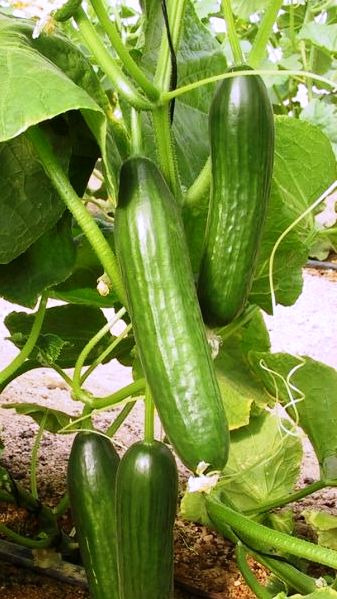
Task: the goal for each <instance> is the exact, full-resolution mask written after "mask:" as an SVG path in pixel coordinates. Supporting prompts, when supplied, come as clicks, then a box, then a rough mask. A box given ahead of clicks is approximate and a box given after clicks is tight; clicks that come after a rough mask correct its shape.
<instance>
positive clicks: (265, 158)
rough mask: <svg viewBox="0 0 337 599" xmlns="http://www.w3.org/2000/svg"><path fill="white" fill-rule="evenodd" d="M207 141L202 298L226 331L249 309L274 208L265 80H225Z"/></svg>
mask: <svg viewBox="0 0 337 599" xmlns="http://www.w3.org/2000/svg"><path fill="white" fill-rule="evenodd" d="M247 68H248V67H245V66H241V67H239V68H238V70H243V69H247ZM209 136H210V146H211V160H212V185H211V198H210V205H209V212H208V220H207V227H206V234H205V243H204V249H203V257H202V262H201V268H200V277H199V284H198V294H199V299H200V304H201V308H202V312H203V315H204V319H205V321H206V322H207V323H208V324H210V325H212V326H221V325H225V324H227V323H228V322H231V321H232V320H233V319H234V318H235V317H236V316H238V315H239V314H240V313H241V312H242V311H243V310H244V308H245V306H246V302H247V299H248V295H249V292H250V289H251V286H252V282H253V276H254V272H255V266H256V259H257V254H258V250H259V244H260V240H261V234H262V229H263V225H264V222H265V217H266V212H267V208H268V202H269V195H270V186H271V178H272V169H273V157H274V119H273V111H272V106H271V103H270V100H269V97H268V93H267V89H266V87H265V85H264V82H263V80H262V79H261V77H259V76H258V75H240V74H238V75H237V76H236V77H234V78H232V79H224V80H223V81H222V83H221V84H220V86H219V87H218V89H217V91H216V93H215V96H214V98H213V101H212V104H211V108H210V113H209Z"/></svg>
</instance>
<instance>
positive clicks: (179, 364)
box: [115, 157, 229, 471]
mask: <svg viewBox="0 0 337 599" xmlns="http://www.w3.org/2000/svg"><path fill="white" fill-rule="evenodd" d="M115 247H116V252H117V257H118V259H119V264H120V268H121V272H122V276H123V280H124V284H125V288H126V293H127V298H128V308H129V312H130V316H131V319H132V324H133V329H134V334H135V339H136V343H137V347H138V350H139V355H140V360H141V363H142V367H143V370H144V373H145V376H146V379H147V382H148V384H149V387H150V390H151V393H152V397H153V400H154V403H155V406H156V408H157V411H158V413H159V416H160V419H161V421H162V424H163V427H164V429H165V432H166V434H167V436H168V438H169V440H170V442H171V443H172V445H173V446H174V448H175V450H176V452H177V454H178V455H179V457H180V458H181V460H182V462H183V463H184V464H185V465H186V466H187V467H188V468H190V469H191V470H192V471H195V470H196V468H197V466H198V464H199V462H201V461H205V462H206V463H208V464H210V465H211V467H212V468H213V469H218V470H222V468H223V467H224V466H225V464H226V462H227V457H228V448H229V433H228V426H227V421H226V416H225V412H224V407H223V403H222V398H221V394H220V390H219V386H218V382H217V379H216V374H215V370H214V365H213V361H212V358H211V354H210V349H209V347H208V342H207V338H206V333H205V328H204V324H203V321H202V316H201V312H200V308H199V304H198V300H197V295H196V290H195V285H194V280H193V274H192V269H191V264H190V261H189V257H188V249H187V245H186V241H185V235H184V230H183V225H182V220H181V215H180V212H179V210H178V207H177V205H176V202H175V199H174V197H173V196H172V194H171V192H170V190H169V188H168V187H167V185H166V183H165V181H164V179H163V177H162V175H161V173H160V171H159V170H158V169H157V167H156V165H155V164H154V163H153V162H151V161H150V160H148V159H147V158H142V157H134V158H130V159H129V160H127V161H126V162H125V163H124V164H123V166H122V170H121V176H120V192H119V201H118V205H117V210H116V216H115Z"/></svg>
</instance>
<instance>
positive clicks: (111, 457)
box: [68, 432, 120, 599]
mask: <svg viewBox="0 0 337 599" xmlns="http://www.w3.org/2000/svg"><path fill="white" fill-rule="evenodd" d="M119 462H120V460H119V457H118V454H117V452H116V451H115V449H114V447H113V445H112V443H111V442H110V441H109V439H107V438H105V437H102V436H101V435H98V434H96V433H94V432H80V433H78V435H77V436H76V437H75V440H74V442H73V445H72V449H71V452H70V457H69V461H68V493H69V499H70V505H71V512H72V516H73V521H74V524H75V527H76V533H77V538H78V542H79V546H80V553H81V558H82V561H83V565H84V568H85V571H86V574H87V578H88V584H89V591H90V597H92V599H119V592H118V575H117V562H116V560H117V556H116V514H115V480H116V472H117V466H118V464H119Z"/></svg>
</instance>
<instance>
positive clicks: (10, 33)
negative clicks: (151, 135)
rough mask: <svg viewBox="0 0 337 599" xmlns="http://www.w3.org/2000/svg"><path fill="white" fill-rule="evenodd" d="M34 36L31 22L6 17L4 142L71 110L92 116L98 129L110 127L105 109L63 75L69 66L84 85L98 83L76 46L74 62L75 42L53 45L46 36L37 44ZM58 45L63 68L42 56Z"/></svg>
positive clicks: (0, 36)
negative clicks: (104, 126) (99, 124)
mask: <svg viewBox="0 0 337 599" xmlns="http://www.w3.org/2000/svg"><path fill="white" fill-rule="evenodd" d="M32 31H33V25H32V24H30V23H29V22H27V21H23V20H20V19H15V18H13V17H6V16H4V15H0V50H1V63H0V78H1V82H2V85H1V89H0V106H2V110H5V112H4V113H3V114H1V125H0V141H6V140H8V139H11V138H13V137H16V136H17V135H19V134H20V133H23V132H24V131H25V130H26V129H28V127H31V126H32V125H35V124H37V123H40V122H42V121H45V120H47V119H51V118H53V117H55V116H57V115H59V114H62V113H64V112H67V111H69V110H78V109H81V110H83V111H84V113H87V116H88V117H89V113H90V112H92V113H93V115H94V117H93V118H96V119H97V123H99V122H100V123H102V122H104V120H105V117H104V113H103V111H102V109H101V108H100V106H99V105H98V104H97V103H96V102H95V101H94V100H93V99H92V97H91V96H90V95H89V94H88V93H87V91H85V90H84V89H82V87H81V86H80V85H77V84H76V83H74V81H73V80H72V79H71V78H70V77H67V75H66V74H65V73H64V72H63V70H61V68H62V69H64V71H67V69H66V68H65V67H66V63H67V64H68V71H69V69H70V68H71V69H72V74H73V77H74V79H77V81H78V82H79V83H83V81H84V80H88V78H89V79H90V78H91V79H92V78H94V77H95V76H94V74H93V71H92V69H91V67H89V63H88V62H86V63H85V66H84V62H85V60H84V57H82V55H81V53H80V52H79V51H78V50H77V49H76V48H75V46H72V51H71V55H70V56H69V46H70V42H69V41H66V38H64V37H61V36H60V35H53V36H52V38H51V39H48V40H47V39H46V38H47V37H48V36H46V35H42V36H41V39H40V38H38V40H35V41H34V40H32ZM41 40H42V41H41ZM53 40H57V41H56V43H57V50H56V51H55V53H54V56H58V57H59V58H60V61H59V64H58V65H56V64H54V63H53V62H52V61H51V60H50V59H49V57H48V58H46V57H45V56H44V55H43V53H41V50H45V49H46V48H50V47H51V46H52V44H53ZM61 40H62V42H61ZM66 49H67V50H68V55H67V53H66V52H65V50H66ZM61 51H63V54H64V57H63V59H61V55H60V53H61ZM49 56H50V54H49ZM74 58H75V60H74ZM71 59H73V62H72V63H71ZM76 71H77V72H76ZM88 73H90V74H89V75H88ZM76 75H77V76H76ZM23 98H24V102H23V101H22V100H23ZM89 118H90V117H89Z"/></svg>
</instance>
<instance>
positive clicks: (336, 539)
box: [302, 510, 337, 550]
mask: <svg viewBox="0 0 337 599" xmlns="http://www.w3.org/2000/svg"><path fill="white" fill-rule="evenodd" d="M302 515H303V516H304V518H305V521H306V523H307V524H309V526H311V527H312V528H313V529H314V531H315V532H316V534H317V539H318V543H319V544H320V545H323V546H324V547H330V549H335V550H337V516H334V515H333V514H327V513H326V512H319V511H317V510H304V511H303V512H302Z"/></svg>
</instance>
